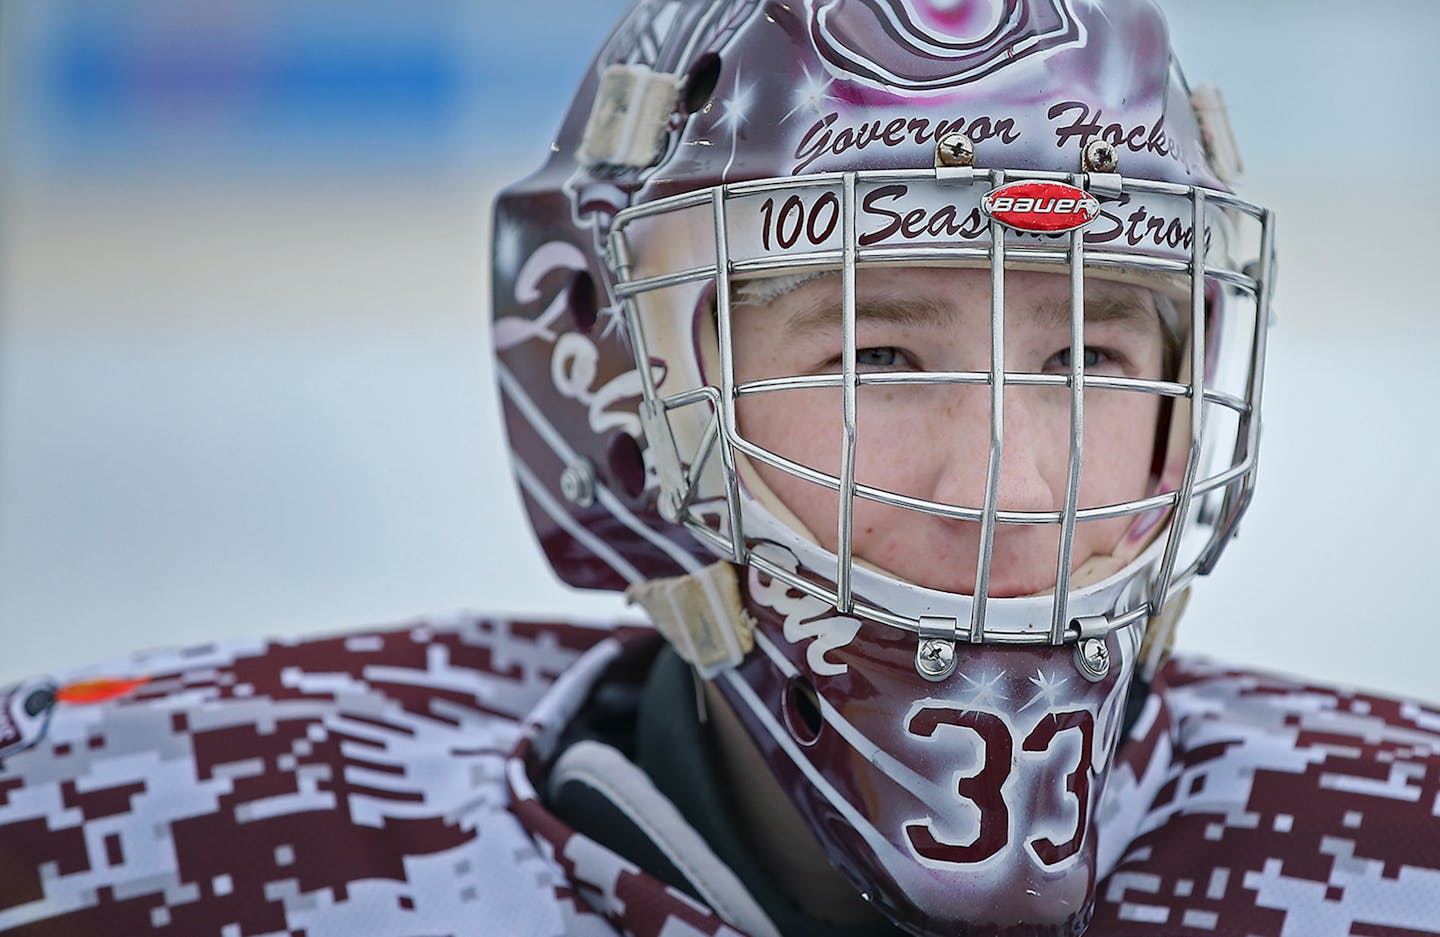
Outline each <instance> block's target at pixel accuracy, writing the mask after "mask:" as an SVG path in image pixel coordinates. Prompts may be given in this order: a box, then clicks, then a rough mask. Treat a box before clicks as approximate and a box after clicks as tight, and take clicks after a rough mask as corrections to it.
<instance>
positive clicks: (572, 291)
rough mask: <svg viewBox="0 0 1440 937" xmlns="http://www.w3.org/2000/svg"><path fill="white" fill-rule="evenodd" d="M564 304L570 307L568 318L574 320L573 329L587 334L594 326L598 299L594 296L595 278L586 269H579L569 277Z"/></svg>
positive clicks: (597, 310)
mask: <svg viewBox="0 0 1440 937" xmlns="http://www.w3.org/2000/svg"><path fill="white" fill-rule="evenodd" d="M565 304H566V306H568V307H569V309H570V318H572V319H574V320H575V329H576V330H577V331H579V332H580V333H582V334H585V335H589V334H590V330H591V329H593V328H594V327H595V319H596V317H597V315H598V313H599V300H598V299H597V298H596V296H595V279H594V278H593V277H592V276H590V274H589V273H588V272H587V271H584V270H581V271H579V272H578V273H576V274H575V276H573V277H571V278H570V287H569V289H567V290H566V292H565Z"/></svg>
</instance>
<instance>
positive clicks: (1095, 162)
mask: <svg viewBox="0 0 1440 937" xmlns="http://www.w3.org/2000/svg"><path fill="white" fill-rule="evenodd" d="M1084 163H1085V165H1084V169H1085V171H1086V172H1114V171H1115V167H1116V166H1118V165H1120V159H1119V155H1118V154H1117V153H1116V152H1115V144H1113V143H1111V142H1110V141H1109V140H1091V141H1090V142H1089V143H1087V144H1085V150H1084Z"/></svg>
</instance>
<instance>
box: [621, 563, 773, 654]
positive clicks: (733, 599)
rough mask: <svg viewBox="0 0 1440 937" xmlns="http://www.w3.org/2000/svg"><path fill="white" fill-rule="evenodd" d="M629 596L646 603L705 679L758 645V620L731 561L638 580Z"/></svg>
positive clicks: (660, 626)
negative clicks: (746, 604) (745, 604)
mask: <svg viewBox="0 0 1440 937" xmlns="http://www.w3.org/2000/svg"><path fill="white" fill-rule="evenodd" d="M625 598H626V600H627V601H628V602H630V603H631V604H632V605H639V606H640V607H641V608H643V609H645V611H646V613H647V614H649V616H650V620H651V621H652V622H654V624H655V627H656V628H657V629H658V630H659V631H660V633H661V634H662V635H664V636H665V640H667V641H669V642H670V644H671V646H672V647H674V648H675V651H676V653H678V654H679V655H680V656H681V658H683V659H684V660H685V662H686V663H688V664H689V665H690V666H692V667H694V668H695V670H696V671H697V672H698V673H699V674H700V676H702V677H704V678H705V679H706V680H712V679H714V678H715V676H716V675H718V674H719V673H720V672H721V671H723V670H728V669H730V668H731V667H735V666H736V665H738V664H739V663H740V661H742V660H744V658H745V655H746V654H748V653H750V651H751V649H752V648H754V647H755V623H754V621H752V620H751V618H750V616H749V615H747V614H745V612H744V610H743V609H742V607H741V605H740V583H739V578H738V577H737V575H736V572H735V567H734V566H732V565H731V564H729V563H727V562H724V561H721V562H719V563H715V564H712V565H710V566H707V567H705V568H704V569H701V570H698V571H696V572H693V573H690V574H689V575H686V576H675V577H672V578H670V579H652V580H650V581H649V582H641V583H636V584H635V585H633V586H631V587H630V588H629V589H626V590H625Z"/></svg>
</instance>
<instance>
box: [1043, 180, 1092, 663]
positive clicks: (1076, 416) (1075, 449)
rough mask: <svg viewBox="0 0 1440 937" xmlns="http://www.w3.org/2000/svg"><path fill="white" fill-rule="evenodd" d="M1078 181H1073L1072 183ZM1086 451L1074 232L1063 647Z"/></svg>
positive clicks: (1053, 636)
mask: <svg viewBox="0 0 1440 937" xmlns="http://www.w3.org/2000/svg"><path fill="white" fill-rule="evenodd" d="M1074 182H1078V180H1072V183H1074ZM1084 450H1085V230H1084V229H1083V228H1081V229H1078V230H1075V231H1071V232H1070V463H1069V465H1068V466H1066V469H1065V473H1066V474H1065V507H1064V509H1063V510H1062V513H1061V516H1060V551H1059V553H1060V555H1059V558H1058V560H1057V561H1056V566H1055V602H1054V611H1053V613H1052V615H1051V617H1050V643H1051V644H1061V643H1063V642H1064V640H1065V630H1066V628H1067V627H1069V624H1070V617H1069V608H1068V606H1069V602H1070V561H1071V557H1072V554H1073V552H1074V548H1075V523H1076V522H1075V511H1076V509H1077V508H1079V506H1080V466H1081V462H1082V460H1083V458H1084Z"/></svg>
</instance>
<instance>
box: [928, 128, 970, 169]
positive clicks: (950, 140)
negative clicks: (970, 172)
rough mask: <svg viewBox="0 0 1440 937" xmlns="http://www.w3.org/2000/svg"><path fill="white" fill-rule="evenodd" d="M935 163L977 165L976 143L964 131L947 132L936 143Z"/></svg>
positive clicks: (938, 164) (941, 164)
mask: <svg viewBox="0 0 1440 937" xmlns="http://www.w3.org/2000/svg"><path fill="white" fill-rule="evenodd" d="M935 165H937V166H973V165H975V144H973V143H971V142H970V138H969V137H967V136H965V134H963V133H947V134H945V136H943V137H941V138H940V142H939V143H936V144H935Z"/></svg>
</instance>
